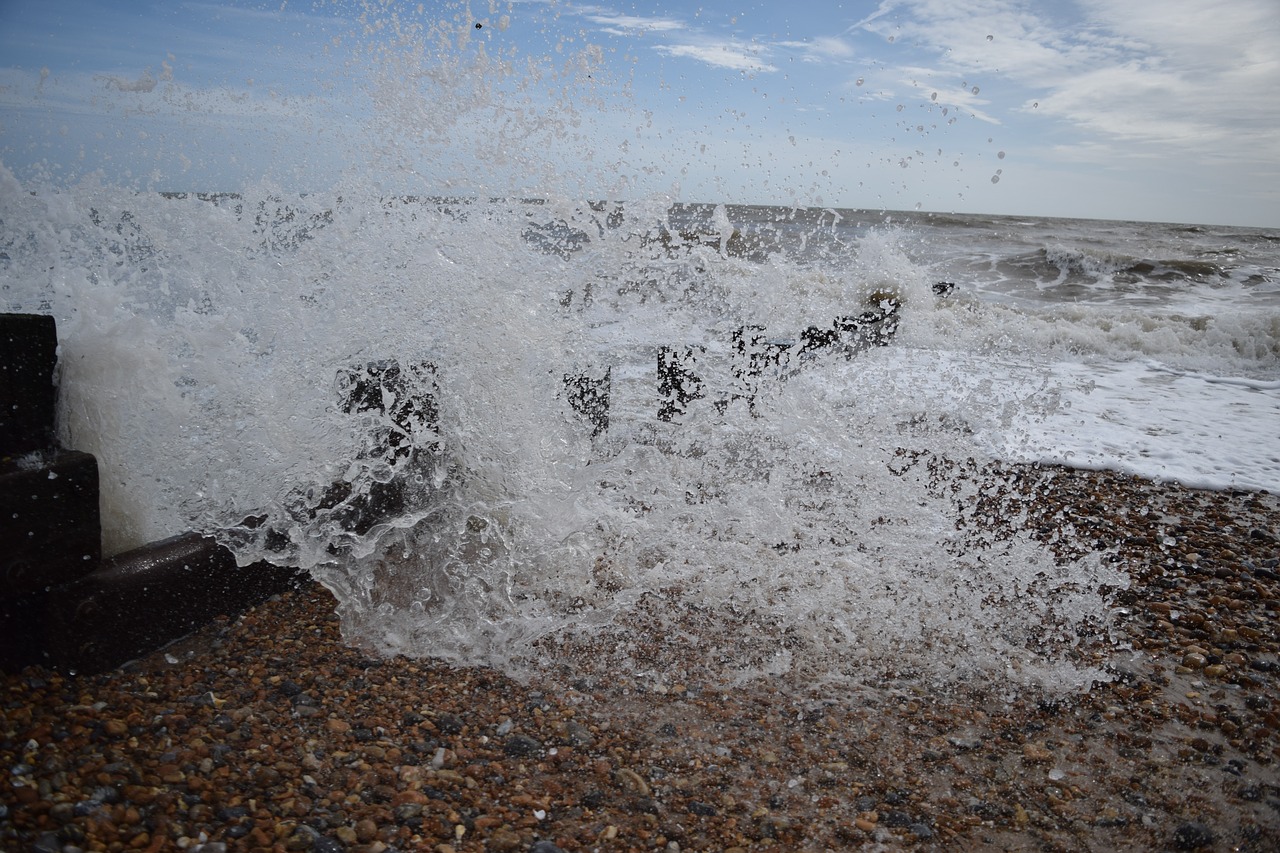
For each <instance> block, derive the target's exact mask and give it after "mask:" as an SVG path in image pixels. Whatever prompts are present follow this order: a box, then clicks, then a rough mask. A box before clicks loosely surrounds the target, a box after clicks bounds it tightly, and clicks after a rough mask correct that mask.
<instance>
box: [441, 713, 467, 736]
mask: <svg viewBox="0 0 1280 853" xmlns="http://www.w3.org/2000/svg"><path fill="white" fill-rule="evenodd" d="M462 726H463V722H462V718H461V717H459V716H458V715H457V714H441V715H440V716H438V717H436V728H437V729H439V730H440V733H441V734H446V735H456V734H458V733H460V732H461V731H462Z"/></svg>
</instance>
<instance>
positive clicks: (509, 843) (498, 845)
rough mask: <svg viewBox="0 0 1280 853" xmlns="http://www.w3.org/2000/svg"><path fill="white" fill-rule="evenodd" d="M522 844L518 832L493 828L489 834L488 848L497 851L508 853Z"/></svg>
mask: <svg viewBox="0 0 1280 853" xmlns="http://www.w3.org/2000/svg"><path fill="white" fill-rule="evenodd" d="M521 846H522V841H521V838H520V835H519V833H517V832H515V831H513V830H510V829H495V830H494V831H493V833H492V834H490V835H489V849H490V850H494V851H497V853H510V851H512V850H518V849H519V848H520V847H521Z"/></svg>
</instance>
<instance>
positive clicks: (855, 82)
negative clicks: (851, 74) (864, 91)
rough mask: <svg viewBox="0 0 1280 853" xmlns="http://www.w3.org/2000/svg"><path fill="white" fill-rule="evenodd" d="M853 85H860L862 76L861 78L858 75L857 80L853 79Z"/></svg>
mask: <svg viewBox="0 0 1280 853" xmlns="http://www.w3.org/2000/svg"><path fill="white" fill-rule="evenodd" d="M853 85H855V86H861V85H862V78H861V77H859V78H858V79H857V80H854V81H853Z"/></svg>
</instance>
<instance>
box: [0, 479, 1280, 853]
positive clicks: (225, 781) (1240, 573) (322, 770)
mask: <svg viewBox="0 0 1280 853" xmlns="http://www.w3.org/2000/svg"><path fill="white" fill-rule="evenodd" d="M989 475H990V472H988V476H989ZM1044 477H1045V472H1041V471H1038V470H1036V469H1008V470H1005V469H1000V470H999V471H998V472H997V476H995V477H994V478H993V482H997V483H999V484H1000V485H998V486H997V487H993V488H989V489H986V490H985V491H983V492H982V495H983V496H984V497H982V500H984V501H987V502H988V505H987V506H985V507H981V508H980V509H982V510H983V516H984V517H986V518H1014V517H1016V518H1017V519H1018V521H1017V523H1018V524H1020V525H1023V526H1026V528H1027V529H1029V530H1032V531H1034V532H1035V534H1036V535H1037V537H1038V538H1040V539H1041V541H1043V542H1044V543H1045V547H1046V548H1054V549H1057V550H1058V551H1059V552H1060V553H1063V554H1064V555H1067V556H1069V555H1070V554H1071V553H1072V552H1076V553H1078V552H1079V551H1080V550H1082V549H1097V550H1101V551H1104V552H1105V553H1107V554H1109V555H1110V557H1109V559H1112V560H1114V561H1115V564H1116V565H1118V566H1122V567H1123V568H1124V570H1125V571H1126V572H1128V573H1129V575H1130V576H1131V577H1132V585H1131V587H1130V588H1129V589H1128V590H1125V591H1122V592H1121V593H1119V594H1118V598H1117V602H1116V607H1117V613H1118V618H1119V620H1120V621H1119V624H1120V632H1121V634H1122V635H1123V636H1124V637H1125V638H1126V640H1127V642H1128V643H1130V644H1132V647H1133V648H1132V649H1130V650H1124V651H1118V652H1117V651H1112V652H1110V653H1108V657H1107V665H1108V667H1109V669H1110V671H1111V672H1112V674H1113V676H1114V678H1113V680H1112V681H1110V682H1109V683H1104V684H1097V685H1095V686H1094V687H1093V688H1092V689H1091V690H1089V691H1088V692H1086V693H1078V694H1074V695H1068V696H1065V697H1054V698H1046V697H1044V696H1043V695H1041V696H1035V695H1023V696H1022V697H1020V698H1014V699H1002V698H998V697H995V696H993V695H991V693H990V692H989V691H986V690H984V689H982V688H981V687H978V686H975V687H973V688H972V689H957V688H950V689H948V690H945V691H942V690H937V689H932V688H930V687H928V686H924V685H916V686H912V685H910V684H903V683H900V682H899V683H895V684H892V685H875V680H874V679H869V682H870V683H871V684H872V685H873V686H868V687H866V688H864V689H850V690H845V691H841V692H840V693H839V694H838V695H832V694H830V693H827V694H817V693H806V692H804V691H796V690H794V689H781V688H779V687H777V686H771V685H769V684H756V685H755V686H752V687H750V688H737V689H732V690H728V689H716V688H715V687H714V686H712V685H710V684H675V685H664V686H662V687H661V688H659V689H658V690H654V689H649V688H646V687H645V686H644V684H642V683H638V682H637V681H636V680H635V679H632V678H630V677H628V674H627V673H613V674H608V673H603V674H601V673H597V674H595V675H593V676H592V677H583V678H572V677H567V678H552V679H548V680H547V681H546V682H544V683H533V684H519V683H516V682H514V681H512V680H511V679H509V678H507V677H504V676H503V675H501V674H499V673H496V672H493V671H491V670H486V669H479V668H455V667H451V666H447V665H444V664H440V663H436V662H432V661H428V660H417V661H414V660H407V659H403V658H397V659H393V660H379V659H373V658H370V657H368V656H366V655H365V654H363V653H361V652H360V651H358V650H355V649H352V648H348V647H347V646H345V645H344V644H343V643H342V641H341V637H340V633H339V629H338V621H337V618H336V617H335V616H334V615H333V609H334V601H333V599H332V596H331V595H330V594H329V593H328V592H327V591H326V590H324V589H323V588H320V587H318V586H316V585H314V584H306V585H304V586H301V587H299V588H297V589H295V590H293V591H291V592H288V593H286V594H284V595H282V596H278V597H277V598H275V599H273V600H272V601H270V602H268V603H266V604H264V605H262V606H260V607H258V608H256V609H254V610H252V611H250V612H248V613H246V614H244V615H242V616H240V617H236V618H233V619H221V620H219V621H218V622H216V623H214V624H212V625H210V626H208V627H207V628H205V629H204V630H202V631H201V632H199V633H198V634H196V635H193V636H192V637H190V638H188V639H186V640H184V641H182V642H180V643H178V644H175V645H173V646H171V647H169V648H168V649H166V650H163V651H161V652H157V653H155V654H153V655H150V656H149V657H147V658H145V659H143V660H140V661H137V662H135V663H133V664H130V665H129V666H127V667H124V668H123V669H121V670H117V671H115V672H111V673H108V674H105V675H101V676H80V677H73V676H69V675H63V674H58V673H54V672H50V671H47V670H43V669H28V670H26V671H25V672H22V673H19V674H15V675H9V676H5V677H4V678H3V681H0V689H2V690H3V696H0V803H3V806H0V848H3V849H5V850H41V851H45V850H49V851H53V850H64V851H74V850H77V849H79V850H150V851H159V850H174V849H187V850H203V851H219V850H303V851H305V850H315V851H340V850H349V851H366V853H380V851H386V850H391V849H395V850H401V851H412V850H434V851H440V853H447V851H449V850H454V851H481V850H497V851H540V853H553V851H555V850H556V849H560V850H566V851H570V850H597V849H598V850H619V851H621V850H670V851H675V850H717V851H724V850H732V849H735V848H737V849H740V850H759V849H766V848H772V849H777V850H788V851H790V850H828V849H831V850H841V849H858V848H863V847H875V848H877V849H899V848H920V849H956V850H1028V849H1037V850H1152V849H1187V850H1191V849H1208V850H1229V849H1245V850H1259V851H1263V850H1275V849H1280V766H1278V764H1277V762H1280V689H1278V688H1280V683H1278V682H1280V677H1278V673H1280V655H1278V652H1280V642H1278V641H1277V610H1280V567H1278V565H1277V558H1280V542H1278V541H1277V536H1280V501H1278V500H1277V499H1276V497H1275V496H1274V495H1269V494H1266V493H1249V492H1200V491H1194V490H1189V489H1185V488H1181V487H1177V486H1170V485H1156V484H1152V483H1149V482H1146V481H1143V480H1139V479H1135V478H1131V477H1127V476H1123V475H1117V474H1108V473H1096V472H1076V471H1061V470H1057V471H1053V472H1052V477H1051V480H1052V488H1047V487H1046V486H1045V482H1046V481H1045V480H1044ZM975 517H976V516H975ZM996 523H1001V522H996ZM1067 531H1070V533H1069V534H1068V533H1067Z"/></svg>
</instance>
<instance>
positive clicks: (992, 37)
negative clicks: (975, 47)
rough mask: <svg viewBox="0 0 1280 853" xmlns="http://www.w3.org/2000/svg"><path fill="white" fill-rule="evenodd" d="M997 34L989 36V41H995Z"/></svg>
mask: <svg viewBox="0 0 1280 853" xmlns="http://www.w3.org/2000/svg"><path fill="white" fill-rule="evenodd" d="M995 38H996V37H995V36H987V41H995Z"/></svg>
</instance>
